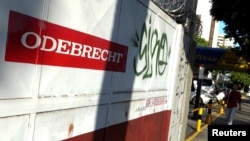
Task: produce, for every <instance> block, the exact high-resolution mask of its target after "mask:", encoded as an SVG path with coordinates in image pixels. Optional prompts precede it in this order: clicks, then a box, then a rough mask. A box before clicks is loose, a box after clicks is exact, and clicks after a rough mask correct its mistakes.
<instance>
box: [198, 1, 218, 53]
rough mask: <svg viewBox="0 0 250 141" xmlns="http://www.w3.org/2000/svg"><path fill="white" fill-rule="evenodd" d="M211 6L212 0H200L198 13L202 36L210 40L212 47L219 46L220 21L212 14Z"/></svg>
mask: <svg viewBox="0 0 250 141" xmlns="http://www.w3.org/2000/svg"><path fill="white" fill-rule="evenodd" d="M211 6H212V3H211V2H210V0H198V3H197V8H196V15H197V16H198V17H199V18H200V21H201V38H204V39H205V40H206V41H208V42H209V46H210V47H215V48H216V47H218V46H217V38H218V34H219V22H218V21H215V20H214V18H213V17H212V16H211V15H210V9H211Z"/></svg>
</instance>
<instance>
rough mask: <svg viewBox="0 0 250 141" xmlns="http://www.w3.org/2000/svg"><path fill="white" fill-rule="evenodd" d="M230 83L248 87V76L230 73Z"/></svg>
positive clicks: (249, 81) (249, 82) (249, 76)
mask: <svg viewBox="0 0 250 141" xmlns="http://www.w3.org/2000/svg"><path fill="white" fill-rule="evenodd" d="M230 73H231V81H232V82H238V83H241V84H242V85H243V86H244V85H250V75H249V74H247V73H244V72H230Z"/></svg>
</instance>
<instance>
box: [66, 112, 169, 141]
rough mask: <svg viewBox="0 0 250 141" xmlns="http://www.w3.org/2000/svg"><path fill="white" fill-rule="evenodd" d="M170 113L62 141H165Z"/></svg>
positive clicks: (143, 118) (158, 114)
mask: <svg viewBox="0 0 250 141" xmlns="http://www.w3.org/2000/svg"><path fill="white" fill-rule="evenodd" d="M170 117H171V111H163V112H159V113H155V114H152V115H148V116H145V117H141V118H138V119H134V120H131V121H128V122H125V123H121V124H117V125H113V126H110V127H107V128H104V129H100V130H96V131H94V132H90V133H87V134H82V135H79V136H76V137H73V138H69V139H65V140H63V141H167V140H168V134H169V124H170Z"/></svg>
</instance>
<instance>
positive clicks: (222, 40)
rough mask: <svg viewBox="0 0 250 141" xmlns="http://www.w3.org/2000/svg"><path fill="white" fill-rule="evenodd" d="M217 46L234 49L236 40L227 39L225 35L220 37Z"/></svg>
mask: <svg viewBox="0 0 250 141" xmlns="http://www.w3.org/2000/svg"><path fill="white" fill-rule="evenodd" d="M217 46H218V47H221V46H223V47H226V48H230V47H234V39H229V38H225V36H224V35H223V34H221V35H218V40H217Z"/></svg>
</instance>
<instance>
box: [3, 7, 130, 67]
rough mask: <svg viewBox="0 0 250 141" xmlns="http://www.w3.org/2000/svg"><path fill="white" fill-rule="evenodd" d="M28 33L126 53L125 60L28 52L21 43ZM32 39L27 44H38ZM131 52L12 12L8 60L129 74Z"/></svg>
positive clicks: (113, 44)
mask: <svg viewBox="0 0 250 141" xmlns="http://www.w3.org/2000/svg"><path fill="white" fill-rule="evenodd" d="M26 32H34V33H36V34H38V35H39V36H40V37H41V38H42V36H43V35H46V36H50V37H53V38H54V39H56V40H57V39H63V40H67V41H70V42H76V43H80V44H82V45H88V46H91V47H96V48H100V49H102V50H108V51H111V52H117V53H120V54H122V55H123V57H122V58H121V60H120V62H119V63H117V62H111V61H103V60H96V59H90V58H87V57H80V56H71V55H65V54H59V53H56V52H55V51H53V52H48V51H43V50H40V47H41V45H40V46H39V47H38V48H36V49H28V48H26V47H24V46H23V44H22V43H21V37H22V35H23V34H24V33H26ZM29 37H30V38H27V42H28V44H29V45H33V44H34V43H35V42H36V41H34V39H35V38H32V36H29ZM67 48H70V47H67ZM127 53H128V47H127V46H123V45H121V44H117V43H114V42H110V41H107V40H104V39H101V38H99V37H95V36H92V35H89V34H86V33H82V32H79V31H76V30H72V29H69V28H65V27H62V26H59V25H56V24H53V23H49V22H46V21H43V20H39V19H36V18H33V17H30V16H27V15H24V14H20V13H18V12H14V11H10V14H9V25H8V38H7V45H6V54H5V60H6V61H9V62H21V63H31V64H41V65H52V66H61V67H74V68H87V69H97V70H108V71H118V72H125V70H126V61H127Z"/></svg>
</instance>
